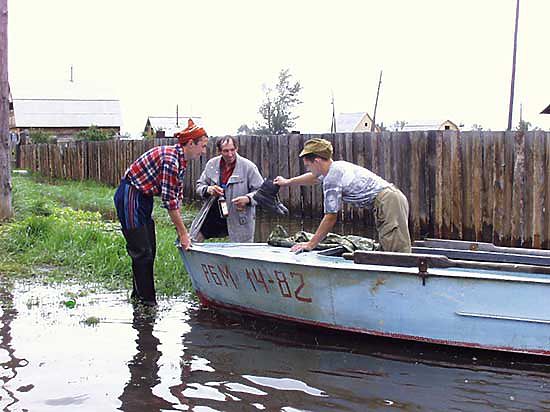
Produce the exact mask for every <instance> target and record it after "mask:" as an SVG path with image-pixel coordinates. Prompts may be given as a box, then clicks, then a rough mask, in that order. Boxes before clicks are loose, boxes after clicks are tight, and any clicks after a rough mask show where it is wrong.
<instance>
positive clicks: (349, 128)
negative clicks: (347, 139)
mask: <svg viewBox="0 0 550 412" xmlns="http://www.w3.org/2000/svg"><path fill="white" fill-rule="evenodd" d="M365 114H366V112H357V113H340V114H338V117H337V118H336V131H337V132H338V133H348V132H353V131H354V130H355V128H356V127H357V124H358V123H359V122H360V121H361V119H362V118H363V117H364V116H365Z"/></svg>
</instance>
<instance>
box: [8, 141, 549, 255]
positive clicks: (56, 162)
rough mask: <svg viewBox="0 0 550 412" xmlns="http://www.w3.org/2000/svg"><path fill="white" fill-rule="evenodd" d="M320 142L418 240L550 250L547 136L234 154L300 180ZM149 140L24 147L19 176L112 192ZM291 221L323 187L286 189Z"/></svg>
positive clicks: (264, 145) (189, 185) (275, 144)
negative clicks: (390, 206)
mask: <svg viewBox="0 0 550 412" xmlns="http://www.w3.org/2000/svg"><path fill="white" fill-rule="evenodd" d="M311 137H323V138H325V139H327V140H330V141H331V142H332V143H333V145H334V152H335V153H334V157H335V160H348V161H350V162H353V163H356V164H359V165H361V166H364V167H367V168H368V169H370V170H372V171H373V172H374V173H377V174H378V175H380V176H382V177H384V178H385V179H386V180H388V181H391V182H393V183H395V184H396V186H398V187H399V188H400V189H401V190H402V191H403V193H404V194H405V195H406V196H407V198H408V199H409V203H410V211H411V212H410V220H409V224H410V229H411V234H412V235H413V236H414V237H415V238H421V237H425V236H433V237H441V238H449V239H464V240H477V241H484V242H492V243H495V244H497V245H507V246H521V247H534V248H545V249H548V248H550V219H549V215H550V190H549V183H550V133H548V132H543V131H533V132H527V133H521V132H462V133H460V132H454V131H444V132H443V131H441V132H440V131H429V132H412V133H408V132H392V133H390V132H383V133H346V134H343V133H341V134H326V135H315V136H313V135H301V134H290V135H280V136H237V137H236V139H237V140H238V141H239V153H240V154H241V155H243V156H245V157H247V158H248V159H250V160H251V161H253V162H254V163H256V164H257V165H258V167H259V169H260V172H261V173H262V174H263V175H264V177H275V176H277V175H282V176H295V175H298V174H300V173H303V172H304V167H303V164H302V163H301V162H300V161H299V159H298V154H299V152H300V150H301V148H302V147H303V143H304V141H306V140H307V139H309V138H311ZM211 140H212V141H211V142H210V143H209V146H208V154H207V155H206V156H204V157H203V158H202V159H200V160H195V161H193V162H191V164H190V166H189V167H188V172H187V174H186V181H185V193H186V196H187V199H188V200H193V199H195V193H194V190H193V186H194V182H195V181H196V180H197V179H198V177H199V175H200V172H201V170H202V168H203V166H204V164H205V162H206V160H207V159H208V158H210V157H211V156H213V155H214V154H215V152H214V142H213V140H214V139H211ZM173 142H174V141H173V140H171V139H157V140H154V141H151V140H149V141H108V142H77V143H69V144H57V145H55V144H50V145H47V144H39V145H28V146H22V148H21V149H22V150H21V164H20V165H19V166H20V167H22V168H25V169H28V170H31V171H34V172H38V173H41V174H43V175H46V176H51V177H56V178H64V179H75V180H84V179H92V180H96V181H100V182H104V183H107V184H110V185H112V186H115V185H117V184H118V182H119V180H120V178H121V176H122V175H123V173H124V171H125V169H126V168H127V166H128V165H129V164H130V163H131V162H132V161H133V160H134V159H135V158H137V157H138V156H139V155H140V154H141V153H143V152H145V151H146V150H147V149H149V148H150V147H152V146H154V145H159V144H171V143H172V144H173ZM280 196H281V200H282V201H283V203H285V204H286V205H287V206H288V207H289V209H290V210H291V213H292V214H294V215H302V216H303V217H314V218H316V217H319V216H321V215H322V192H321V188H320V186H316V187H313V188H310V187H301V188H300V187H296V188H294V187H293V188H283V189H282V190H281V193H280ZM341 218H342V220H343V221H344V222H349V221H352V222H354V224H358V225H365V224H372V217H371V216H370V214H368V213H366V212H365V211H364V210H360V209H352V208H350V207H345V209H344V210H343V211H342V216H341Z"/></svg>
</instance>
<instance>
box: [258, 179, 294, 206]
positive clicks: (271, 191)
mask: <svg viewBox="0 0 550 412" xmlns="http://www.w3.org/2000/svg"><path fill="white" fill-rule="evenodd" d="M254 200H255V201H256V202H258V206H260V207H261V208H262V209H265V210H267V211H269V212H271V213H275V214H277V215H288V209H287V208H286V206H285V205H283V204H282V203H281V201H280V200H279V185H276V184H275V183H273V179H266V180H264V182H263V184H262V185H261V186H260V188H259V189H258V190H257V191H256V193H255V194H254Z"/></svg>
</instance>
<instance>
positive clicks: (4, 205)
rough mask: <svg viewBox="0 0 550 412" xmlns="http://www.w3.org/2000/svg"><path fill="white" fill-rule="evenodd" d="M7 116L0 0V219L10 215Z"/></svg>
mask: <svg viewBox="0 0 550 412" xmlns="http://www.w3.org/2000/svg"><path fill="white" fill-rule="evenodd" d="M9 116H10V105H9V86H8V0H0V221H2V220H6V219H8V218H10V217H11V216H12V206H11V164H10V162H11V147H10V146H11V145H10V136H9Z"/></svg>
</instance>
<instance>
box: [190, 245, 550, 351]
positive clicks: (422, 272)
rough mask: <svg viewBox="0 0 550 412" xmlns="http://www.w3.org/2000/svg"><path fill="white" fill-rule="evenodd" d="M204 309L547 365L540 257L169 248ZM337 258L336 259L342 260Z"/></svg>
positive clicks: (486, 251) (548, 259)
mask: <svg viewBox="0 0 550 412" xmlns="http://www.w3.org/2000/svg"><path fill="white" fill-rule="evenodd" d="M179 250H180V254H181V257H182V259H183V262H184V264H185V266H186V268H187V271H188V273H189V274H190V276H191V280H192V283H193V287H194V289H195V291H196V294H197V296H198V298H199V300H200V301H201V303H202V304H203V305H205V306H208V307H212V308H217V309H222V310H230V311H237V312H241V313H246V314H250V315H254V316H261V317H269V318H275V319H281V320H285V321H291V322H297V323H300V324H307V325H311V326H315V327H323V328H330V329H336V330H342V331H348V332H356V333H363V334H370V335H377V336H384V337H389V338H396V339H406V340H413V341H420V342H428V343H433V344H442V345H453V346H463V347H470V348H481V349H488V350H497V351H505V352H515V353H524V354H533V355H542V356H550V299H549V297H550V251H546V250H538V249H522V248H507V247H498V246H495V245H493V244H490V243H481V242H467V241H453V240H442V239H425V240H422V241H416V242H415V243H414V246H413V249H412V253H391V252H375V251H355V252H353V253H345V252H344V251H343V250H342V248H341V247H335V248H332V249H328V250H324V251H311V252H304V253H300V254H295V253H292V252H290V250H289V249H287V248H281V247H275V246H269V245H267V244H265V243H248V244H235V243H200V244H194V245H193V246H192V247H191V248H190V249H189V250H187V251H184V250H183V249H182V248H179ZM343 252H344V253H343Z"/></svg>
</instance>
